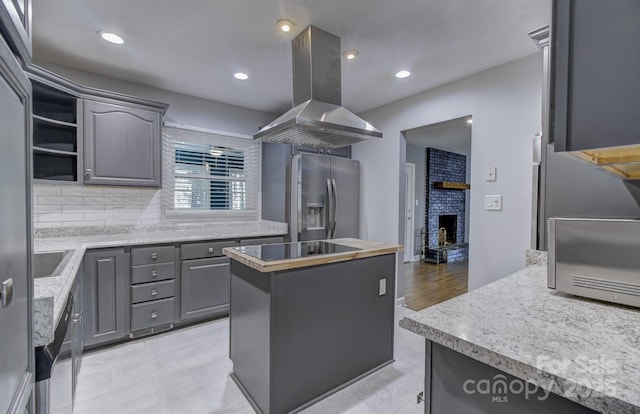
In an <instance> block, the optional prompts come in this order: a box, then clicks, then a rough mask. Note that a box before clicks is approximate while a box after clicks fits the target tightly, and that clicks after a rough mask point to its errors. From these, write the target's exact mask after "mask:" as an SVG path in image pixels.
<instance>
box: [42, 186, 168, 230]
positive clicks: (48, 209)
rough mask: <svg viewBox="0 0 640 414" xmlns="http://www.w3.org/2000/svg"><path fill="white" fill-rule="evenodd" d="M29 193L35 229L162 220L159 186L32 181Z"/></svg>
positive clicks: (145, 223)
mask: <svg viewBox="0 0 640 414" xmlns="http://www.w3.org/2000/svg"><path fill="white" fill-rule="evenodd" d="M33 194H34V196H33V222H34V228H38V229H40V228H52V227H53V228H59V227H82V226H92V227H95V226H101V227H104V226H117V225H154V224H160V223H161V222H162V209H161V199H162V197H161V190H160V189H148V188H144V189H140V188H120V187H91V186H80V185H60V184H34V185H33Z"/></svg>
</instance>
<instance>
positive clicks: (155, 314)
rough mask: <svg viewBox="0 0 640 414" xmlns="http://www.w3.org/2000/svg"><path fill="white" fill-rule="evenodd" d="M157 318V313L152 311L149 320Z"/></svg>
mask: <svg viewBox="0 0 640 414" xmlns="http://www.w3.org/2000/svg"><path fill="white" fill-rule="evenodd" d="M157 317H158V312H156V311H153V312H151V319H156V318H157Z"/></svg>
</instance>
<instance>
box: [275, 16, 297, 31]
mask: <svg viewBox="0 0 640 414" xmlns="http://www.w3.org/2000/svg"><path fill="white" fill-rule="evenodd" d="M276 27H277V28H278V29H280V30H281V31H283V32H285V33H289V32H290V31H291V29H293V28H294V27H295V23H293V22H292V21H291V20H287V19H280V20H278V21H277V22H276Z"/></svg>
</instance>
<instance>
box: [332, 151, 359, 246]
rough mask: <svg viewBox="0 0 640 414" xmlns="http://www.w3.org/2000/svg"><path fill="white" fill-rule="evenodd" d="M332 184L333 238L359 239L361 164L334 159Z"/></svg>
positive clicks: (348, 160)
mask: <svg viewBox="0 0 640 414" xmlns="http://www.w3.org/2000/svg"><path fill="white" fill-rule="evenodd" d="M331 183H332V186H333V196H334V210H333V215H334V219H332V221H331V224H332V232H331V236H332V237H331V238H332V239H335V238H340V237H359V233H360V162H359V161H356V160H352V159H348V158H336V157H332V158H331Z"/></svg>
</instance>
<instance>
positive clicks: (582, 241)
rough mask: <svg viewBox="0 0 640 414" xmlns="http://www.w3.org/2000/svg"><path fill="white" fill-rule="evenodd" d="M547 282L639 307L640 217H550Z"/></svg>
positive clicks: (579, 293) (556, 287) (576, 292)
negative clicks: (628, 218) (632, 218)
mask: <svg viewBox="0 0 640 414" xmlns="http://www.w3.org/2000/svg"><path fill="white" fill-rule="evenodd" d="M549 237H550V239H549V240H550V243H549V258H550V261H549V276H550V280H549V286H550V287H552V286H554V282H555V289H556V290H558V291H561V292H566V293H570V294H574V295H578V296H584V297H589V298H593V299H599V300H604V301H608V302H614V303H620V304H625V305H630V306H637V307H640V271H639V269H640V255H639V254H638V252H639V251H640V220H625V219H562V218H558V219H551V220H550V225H549Z"/></svg>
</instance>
